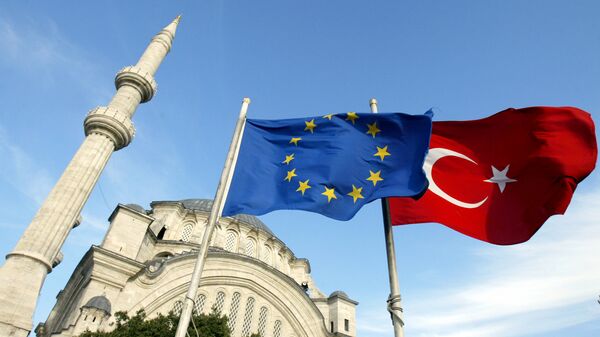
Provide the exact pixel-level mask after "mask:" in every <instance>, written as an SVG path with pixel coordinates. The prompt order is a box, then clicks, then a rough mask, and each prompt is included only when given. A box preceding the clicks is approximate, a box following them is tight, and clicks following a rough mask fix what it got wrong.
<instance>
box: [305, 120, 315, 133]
mask: <svg viewBox="0 0 600 337" xmlns="http://www.w3.org/2000/svg"><path fill="white" fill-rule="evenodd" d="M304 124H306V127H305V128H304V131H310V133H313V130H314V129H315V128H316V127H317V124H315V119H314V118H313V119H311V120H310V121H307V122H304Z"/></svg>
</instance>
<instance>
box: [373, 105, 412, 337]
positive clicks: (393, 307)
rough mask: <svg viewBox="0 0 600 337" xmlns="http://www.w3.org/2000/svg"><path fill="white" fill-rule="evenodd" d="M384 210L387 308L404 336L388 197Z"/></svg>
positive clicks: (399, 335)
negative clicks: (387, 286)
mask: <svg viewBox="0 0 600 337" xmlns="http://www.w3.org/2000/svg"><path fill="white" fill-rule="evenodd" d="M369 105H370V106H371V112H372V113H377V112H378V111H377V100H376V99H375V98H371V100H370V101H369ZM381 209H382V211H383V231H384V234H385V248H386V253H387V262H388V274H389V279H390V296H389V297H388V300H387V310H388V311H389V312H390V316H391V319H392V324H393V325H394V337H404V319H403V318H402V316H403V312H402V305H401V298H400V285H399V282H398V269H397V268H396V250H395V249H394V231H393V230H392V224H391V218H390V207H389V204H388V200H387V199H386V198H382V199H381Z"/></svg>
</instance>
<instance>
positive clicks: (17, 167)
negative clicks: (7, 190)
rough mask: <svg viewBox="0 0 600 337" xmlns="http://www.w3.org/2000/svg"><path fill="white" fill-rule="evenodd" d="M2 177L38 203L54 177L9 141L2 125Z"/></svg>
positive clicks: (0, 149)
mask: <svg viewBox="0 0 600 337" xmlns="http://www.w3.org/2000/svg"><path fill="white" fill-rule="evenodd" d="M0 158H2V162H3V165H0V179H3V180H5V181H6V183H8V184H10V185H11V186H13V187H14V188H15V189H16V190H18V191H20V192H21V193H23V195H25V196H27V197H29V198H31V199H32V200H34V201H35V202H36V203H37V204H38V205H39V204H41V203H42V201H43V200H44V198H46V196H47V195H48V193H49V192H50V189H51V188H52V184H53V181H54V179H53V178H52V177H51V175H50V174H49V173H48V172H47V171H46V170H44V169H42V168H40V166H39V165H37V164H36V163H35V160H34V159H33V158H32V157H31V156H30V155H29V154H27V153H26V152H25V151H23V150H22V149H21V148H20V147H18V146H17V145H15V144H13V143H11V142H10V141H9V137H8V135H7V134H6V131H5V130H4V128H3V127H2V125H0Z"/></svg>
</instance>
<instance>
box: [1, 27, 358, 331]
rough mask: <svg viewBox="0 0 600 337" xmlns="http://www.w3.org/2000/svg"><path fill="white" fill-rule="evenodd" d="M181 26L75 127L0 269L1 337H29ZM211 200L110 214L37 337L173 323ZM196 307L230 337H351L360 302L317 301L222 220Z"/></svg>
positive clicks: (304, 276)
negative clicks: (61, 162) (76, 141)
mask: <svg viewBox="0 0 600 337" xmlns="http://www.w3.org/2000/svg"><path fill="white" fill-rule="evenodd" d="M179 20H180V17H177V18H176V19H175V20H173V22H171V23H170V24H169V25H168V26H166V27H165V28H164V29H162V30H161V31H160V32H159V33H158V34H156V35H155V36H154V37H153V38H152V40H151V42H150V44H149V45H148V47H147V48H146V50H145V51H144V53H143V54H142V56H141V57H140V59H139V61H138V62H137V64H135V65H133V66H128V67H125V68H123V69H121V70H120V71H119V72H118V73H117V76H116V78H115V87H116V89H117V92H116V93H115V95H114V97H113V99H112V100H111V101H110V102H109V103H108V105H107V106H100V107H96V108H94V109H92V110H91V111H90V112H89V113H88V115H87V116H86V118H85V120H84V131H85V136H86V137H85V139H84V140H83V142H82V144H81V146H80V147H79V149H78V150H77V152H76V153H75V155H74V156H73V158H72V160H71V162H70V163H69V164H68V165H67V168H66V169H65V171H64V173H63V174H62V176H61V177H60V179H59V180H58V182H57V183H56V185H55V186H54V188H53V189H52V191H51V192H50V194H49V195H48V197H47V198H46V200H45V201H44V203H43V204H42V205H41V206H40V208H39V210H38V212H37V214H36V215H35V216H34V218H33V220H32V221H31V223H30V224H29V226H28V227H27V228H26V230H25V231H24V233H23V234H22V236H21V238H20V239H19V241H18V242H17V244H16V246H15V248H14V249H13V250H12V251H11V252H10V253H9V254H8V255H7V256H6V261H4V264H3V265H2V266H1V267H0V304H1V305H0V336H2V337H27V336H31V335H32V334H31V330H33V313H34V312H35V308H36V305H37V302H38V298H39V294H40V290H41V288H42V285H43V283H44V281H45V279H46V277H47V275H48V273H50V272H51V271H52V270H53V268H55V267H56V266H57V265H58V264H60V262H61V260H62V253H61V247H62V245H63V243H64V241H65V240H66V238H67V236H68V235H69V232H70V231H71V230H72V229H73V228H74V227H77V226H78V225H79V223H80V220H79V219H80V213H81V210H82V209H83V206H84V205H85V203H86V201H87V199H88V198H89V196H90V193H91V191H92V190H93V188H94V186H95V185H96V182H97V181H98V179H99V177H100V174H101V173H102V171H103V170H104V167H105V166H106V164H107V163H108V161H109V159H110V157H111V155H112V153H113V152H114V151H118V150H120V149H122V148H124V147H126V146H127V145H129V143H131V141H132V140H133V136H134V134H135V127H134V125H133V122H132V118H133V115H134V113H135V111H136V109H137V107H138V105H139V104H141V103H145V102H148V101H150V100H151V99H152V97H153V96H154V94H155V93H156V90H157V84H156V81H155V80H154V74H155V73H156V71H157V70H158V67H159V65H160V64H161V63H162V61H163V60H164V58H165V56H166V55H167V54H168V53H169V51H170V50H171V46H172V43H173V40H174V38H175V32H176V29H177V26H178V24H179ZM211 206H212V201H211V200H196V199H193V200H180V201H155V202H153V203H151V204H150V209H145V208H143V207H141V206H138V205H134V204H128V205H118V206H117V207H116V209H115V210H114V211H113V213H112V214H111V215H110V217H109V222H110V227H109V229H108V231H107V233H106V235H105V237H104V239H103V241H102V243H101V244H100V245H98V246H92V247H91V248H90V249H89V250H88V251H87V253H86V254H85V255H84V256H83V258H82V259H81V261H80V262H79V264H78V266H77V267H76V268H75V271H74V272H73V274H72V275H71V277H70V279H69V281H68V282H67V284H66V285H65V287H64V289H63V290H62V291H60V292H59V294H58V295H57V301H56V304H55V306H54V308H53V309H52V311H51V312H50V314H49V316H48V318H47V320H46V322H43V323H40V324H39V325H38V326H37V328H36V329H35V333H36V334H37V336H38V337H51V336H52V337H58V336H61V337H74V336H78V335H79V334H80V333H81V332H83V331H85V330H86V329H87V330H90V331H97V330H104V331H109V330H112V329H113V328H114V323H115V313H116V312H118V311H126V312H128V313H129V314H134V313H135V312H137V311H138V310H139V309H144V310H145V311H146V313H147V315H148V316H149V317H153V316H156V315H158V314H159V313H167V312H169V311H171V310H174V311H175V313H180V312H181V310H182V300H183V299H184V296H185V294H186V291H187V288H188V287H189V284H190V281H191V274H192V270H193V268H194V264H195V262H196V257H197V252H198V251H199V250H200V249H201V248H203V247H201V245H200V242H201V241H202V240H201V238H202V237H203V234H204V232H205V231H206V228H207V222H208V221H207V219H208V215H209V213H210V210H211ZM207 246H208V255H207V259H206V264H205V266H204V270H203V273H202V278H201V280H200V284H199V288H198V293H197V296H196V298H195V299H194V311H195V312H196V313H208V312H210V311H211V310H213V308H214V310H217V311H218V312H220V313H222V314H224V315H227V316H228V318H229V327H230V329H231V331H232V336H235V337H245V336H248V335H250V334H252V333H259V334H260V335H261V336H263V337H322V336H323V337H326V336H356V322H355V316H356V315H355V309H356V305H357V304H358V303H357V302H355V301H353V300H352V299H350V298H349V297H348V296H347V295H346V294H345V293H344V292H342V291H335V292H333V293H332V294H331V295H329V296H326V295H324V294H323V293H322V292H321V291H319V289H318V288H317V286H316V285H315V283H314V281H313V279H312V277H311V275H310V272H311V270H310V264H309V262H308V260H307V259H303V258H297V257H296V256H295V255H294V253H293V252H292V251H291V250H290V249H289V248H288V247H287V246H286V245H285V243H284V242H282V241H281V240H280V239H278V238H277V236H275V234H274V233H273V232H272V231H271V230H270V229H269V228H268V227H267V226H266V225H265V224H264V223H262V222H261V221H260V220H259V219H258V218H256V217H254V216H248V215H237V216H234V217H231V218H230V217H224V218H221V219H220V220H219V223H218V224H217V227H216V229H215V231H213V235H212V237H211V238H210V241H209V244H208V245H207Z"/></svg>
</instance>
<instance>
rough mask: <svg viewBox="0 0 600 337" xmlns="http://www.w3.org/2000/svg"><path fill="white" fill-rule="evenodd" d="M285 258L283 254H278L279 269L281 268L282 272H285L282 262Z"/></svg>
mask: <svg viewBox="0 0 600 337" xmlns="http://www.w3.org/2000/svg"><path fill="white" fill-rule="evenodd" d="M284 261H285V260H284V259H283V255H281V254H279V266H278V267H279V270H281V271H282V272H285V267H284V265H283V262H284Z"/></svg>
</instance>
